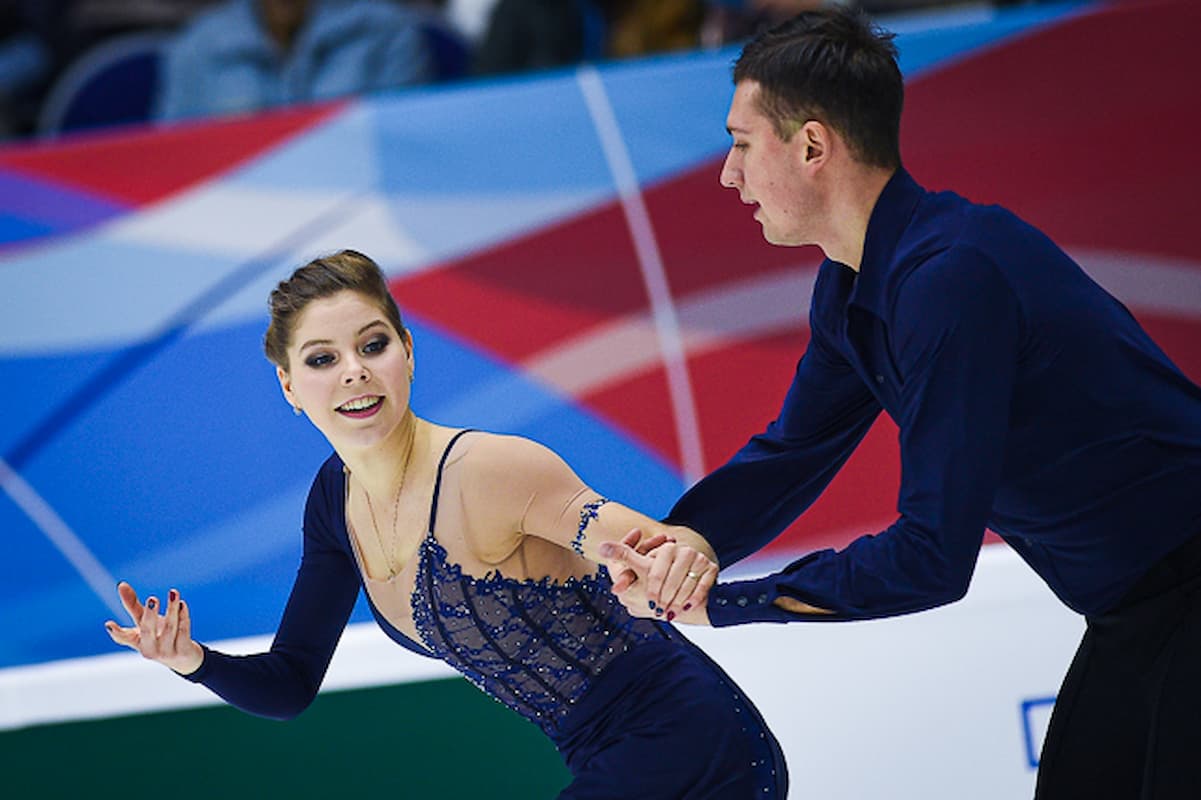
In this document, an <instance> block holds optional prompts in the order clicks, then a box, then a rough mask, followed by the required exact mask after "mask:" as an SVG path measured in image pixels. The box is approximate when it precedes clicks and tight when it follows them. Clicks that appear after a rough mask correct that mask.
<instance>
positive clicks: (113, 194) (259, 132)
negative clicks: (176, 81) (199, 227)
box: [0, 101, 346, 235]
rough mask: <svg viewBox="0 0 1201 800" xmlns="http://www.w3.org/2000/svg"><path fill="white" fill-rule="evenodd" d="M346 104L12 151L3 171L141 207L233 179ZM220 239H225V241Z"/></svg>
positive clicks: (1, 156) (82, 137)
mask: <svg viewBox="0 0 1201 800" xmlns="http://www.w3.org/2000/svg"><path fill="white" fill-rule="evenodd" d="M345 104H346V101H338V102H332V103H324V104H321V105H314V106H303V107H296V108H288V109H284V110H279V111H272V112H267V113H263V114H258V115H255V116H251V117H241V118H237V119H225V120H220V121H204V122H189V123H181V124H176V125H172V126H170V127H164V128H145V129H141V130H129V129H128V128H125V129H121V130H117V131H107V132H97V133H81V134H76V135H73V136H72V137H70V138H68V139H63V140H59V141H57V142H55V143H54V144H34V145H26V146H18V147H14V148H12V149H6V150H5V151H4V152H2V153H0V166H3V167H5V168H8V169H11V170H14V171H17V172H23V173H25V174H26V175H29V176H32V177H36V178H40V179H43V180H46V179H49V180H52V181H55V182H57V183H60V184H63V185H65V186H70V187H73V188H76V189H82V190H86V191H88V192H90V193H91V194H93V195H95V196H97V197H104V198H107V199H109V200H115V201H118V202H123V203H128V204H133V205H140V204H145V203H153V202H155V201H158V200H161V199H163V198H164V197H166V196H168V195H170V194H174V193H175V192H178V191H180V190H181V189H185V188H187V187H188V186H191V185H193V184H196V183H199V182H200V181H203V180H205V179H208V178H211V177H213V176H214V175H218V174H220V173H223V172H227V171H229V170H231V169H233V168H235V167H237V166H239V165H241V164H243V163H245V162H247V161H249V160H251V159H253V158H254V157H256V156H258V155H261V154H262V153H263V152H265V151H267V150H269V149H271V148H273V147H276V146H277V145H279V144H281V143H282V142H284V141H286V140H288V139H290V138H291V137H293V136H296V135H297V134H299V133H302V132H304V131H306V130H308V129H310V128H312V127H313V126H315V125H317V124H319V123H321V122H323V121H325V120H326V119H329V118H330V117H332V116H334V115H335V114H336V113H338V112H339V111H340V110H341V109H342V107H343V106H344V105H345ZM217 235H219V233H218V234H217Z"/></svg>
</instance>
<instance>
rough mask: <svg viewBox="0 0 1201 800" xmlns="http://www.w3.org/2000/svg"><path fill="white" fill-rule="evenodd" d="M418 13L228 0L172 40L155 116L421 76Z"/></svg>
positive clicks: (229, 108)
mask: <svg viewBox="0 0 1201 800" xmlns="http://www.w3.org/2000/svg"><path fill="white" fill-rule="evenodd" d="M421 22H422V15H421V12H419V11H416V10H413V9H409V8H405V7H404V6H403V5H399V4H396V3H392V2H388V1H387V0H226V2H224V3H222V4H221V5H220V6H218V7H217V8H214V9H212V10H210V11H207V12H205V13H203V14H201V15H200V16H199V17H197V18H196V19H195V20H194V21H193V22H192V23H191V24H190V25H189V26H188V27H187V28H186V29H185V30H184V31H183V32H182V33H181V34H180V36H179V39H178V40H177V41H176V42H175V43H174V44H173V45H172V47H171V48H170V50H169V52H168V55H167V61H166V65H165V67H166V68H165V71H164V74H163V76H162V82H161V95H160V98H159V103H158V108H157V113H156V116H158V117H159V118H160V119H180V118H185V117H197V116H210V115H222V114H234V113H246V112H252V111H255V110H259V109H264V108H270V107H273V106H279V105H285V104H290V103H298V102H310V101H317V100H326V99H331V98H335V97H341V96H344V95H350V94H355V93H359V92H369V91H375V90H379V89H385V88H391V87H396V86H404V85H410V84H416V83H423V82H426V81H428V80H430V79H431V78H432V77H433V74H434V72H433V70H434V65H433V62H432V59H431V54H430V49H429V46H428V44H427V41H426V38H425V36H424V34H423V31H422V27H421Z"/></svg>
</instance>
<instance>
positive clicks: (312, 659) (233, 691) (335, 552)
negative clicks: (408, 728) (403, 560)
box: [105, 470, 359, 719]
mask: <svg viewBox="0 0 1201 800" xmlns="http://www.w3.org/2000/svg"><path fill="white" fill-rule="evenodd" d="M324 472H325V470H323V473H324ZM322 483H323V481H322V477H321V476H319V477H318V480H317V481H316V482H314V485H313V489H312V491H311V492H310V493H309V500H308V503H307V504H306V508H305V523H304V555H303V557H302V559H301V564H300V570H299V571H298V573H297V575H296V581H295V583H294V584H293V586H292V593H291V595H290V596H289V598H288V604H287V607H286V609H285V610H284V615H283V619H282V621H281V622H280V625H279V629H278V631H277V632H276V635H275V639H274V641H273V642H272V643H271V649H270V650H269V651H267V652H265V653H256V654H254V655H246V656H237V655H229V654H226V653H222V652H220V651H218V650H211V649H209V648H207V647H204V646H203V645H201V644H199V643H197V642H195V641H194V640H193V639H192V636H191V622H192V617H191V612H190V609H189V608H188V606H187V605H186V604H185V603H184V602H183V599H182V598H181V597H180V596H179V593H178V592H176V591H175V590H174V589H173V590H171V592H170V593H169V594H168V602H167V608H166V613H165V614H162V615H160V614H159V613H158V602H157V600H156V599H155V598H153V597H152V598H150V599H148V600H147V601H146V604H145V605H144V606H143V605H142V604H141V603H139V601H138V597H137V594H136V593H135V592H134V590H133V588H132V587H131V586H129V585H128V584H124V583H123V584H122V585H121V587H120V593H121V601H122V603H123V604H124V605H125V608H126V611H127V612H128V613H129V615H130V617H131V619H132V620H133V622H134V627H131V628H122V627H119V626H118V625H117V624H116V623H115V622H112V621H111V620H110V621H109V622H107V623H105V628H106V629H107V630H108V633H109V636H110V637H112V639H113V641H114V642H116V643H118V644H121V645H125V646H127V647H131V648H133V649H135V650H137V651H138V652H140V653H141V654H142V655H143V656H144V657H146V658H148V659H151V660H153V661H158V662H159V663H161V664H165V665H166V666H168V667H171V668H172V669H174V670H175V671H176V672H179V673H180V674H181V675H183V676H184V677H185V678H187V679H188V680H190V681H192V682H194V683H200V684H203V685H204V686H206V687H207V688H209V689H210V690H212V691H213V692H214V693H215V694H217V695H218V696H219V697H221V698H222V699H223V700H225V701H226V702H228V703H230V704H231V705H233V706H236V707H237V708H239V709H241V710H243V711H246V712H248V713H251V714H255V715H257V716H262V717H268V718H271V719H290V718H292V717H295V716H296V715H297V714H299V713H300V712H301V711H303V710H304V709H305V708H307V707H308V705H309V704H310V703H311V702H312V701H313V698H314V697H316V695H317V690H318V688H319V687H320V686H321V681H322V680H323V679H324V677H325V671H326V669H327V668H328V667H329V662H330V659H331V658H332V656H333V653H334V649H335V648H336V646H337V644H338V639H339V638H340V637H341V634H342V630H343V629H344V628H345V627H346V622H347V620H349V618H350V613H351V610H352V609H353V608H354V602H355V598H356V597H357V596H358V591H359V579H358V573H357V571H356V570H355V567H354V565H353V564H352V563H351V561H350V558H349V556H348V555H347V553H346V551H345V550H344V549H343V548H341V547H339V545H338V542H337V540H336V539H335V538H334V536H333V533H332V528H331V526H330V514H332V513H335V511H337V512H338V513H340V509H341V504H340V503H337V504H336V505H335V504H333V500H334V499H335V498H333V497H331V495H332V494H334V493H333V492H331V491H329V489H330V487H329V486H324V487H323V486H322Z"/></svg>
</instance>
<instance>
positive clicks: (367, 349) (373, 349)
mask: <svg viewBox="0 0 1201 800" xmlns="http://www.w3.org/2000/svg"><path fill="white" fill-rule="evenodd" d="M387 346H388V340H387V339H386V338H385V337H382V336H381V337H380V338H379V339H372V340H371V341H369V342H367V344H365V345H363V352H364V353H382V352H383V351H384V348H386V347H387Z"/></svg>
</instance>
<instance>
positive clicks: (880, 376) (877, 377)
mask: <svg viewBox="0 0 1201 800" xmlns="http://www.w3.org/2000/svg"><path fill="white" fill-rule="evenodd" d="M876 383H884V376H883V375H877V376H876Z"/></svg>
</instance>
